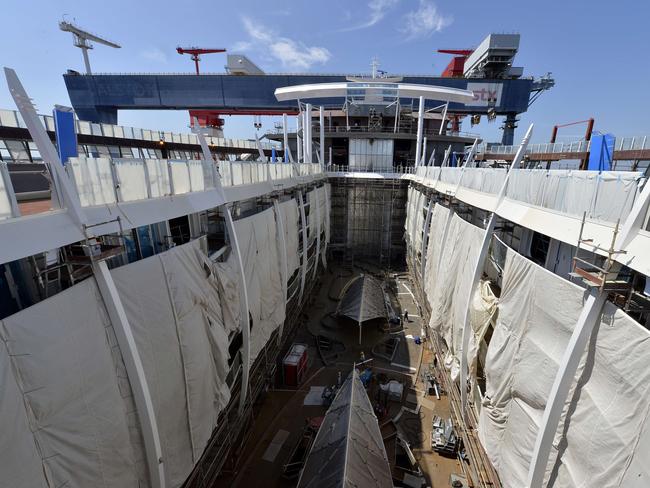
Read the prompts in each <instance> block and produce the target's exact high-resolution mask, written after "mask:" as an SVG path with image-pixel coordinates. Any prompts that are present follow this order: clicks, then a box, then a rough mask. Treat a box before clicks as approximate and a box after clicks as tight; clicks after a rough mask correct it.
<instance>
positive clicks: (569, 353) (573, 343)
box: [526, 288, 607, 488]
mask: <svg viewBox="0 0 650 488" xmlns="http://www.w3.org/2000/svg"><path fill="white" fill-rule="evenodd" d="M606 300H607V292H601V291H599V290H598V289H597V288H595V289H593V290H592V292H591V293H590V294H589V296H588V297H587V300H586V301H585V304H584V306H583V307H582V312H580V317H579V318H578V323H577V324H576V326H575V329H573V333H572V334H571V338H570V339H569V344H567V348H566V350H565V351H564V356H563V357H562V361H561V362H560V367H559V368H558V372H557V375H556V376H555V381H554V382H553V386H552V387H551V393H550V395H549V397H548V400H547V401H546V408H545V409H544V416H543V417H542V423H541V425H540V429H539V432H538V434H537V439H536V441H535V448H534V449H533V457H532V458H531V462H530V468H529V470H528V481H527V483H526V486H527V487H529V488H536V487H537V488H541V487H542V484H543V482H544V474H545V472H546V465H547V464H548V459H549V456H550V454H551V447H552V446H553V438H554V437H555V431H556V430H557V426H558V424H559V423H560V417H561V416H562V411H563V410H564V405H565V403H566V400H567V397H568V395H569V390H570V389H571V385H573V382H574V379H575V374H576V371H577V370H578V366H579V364H580V359H581V358H582V354H583V352H584V351H585V348H586V347H587V343H588V342H589V338H590V337H591V333H592V331H593V330H594V327H595V325H596V323H597V322H598V319H599V318H600V314H601V313H602V310H603V305H605V301H606Z"/></svg>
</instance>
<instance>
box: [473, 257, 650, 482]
mask: <svg viewBox="0 0 650 488" xmlns="http://www.w3.org/2000/svg"><path fill="white" fill-rule="evenodd" d="M583 293H584V290H582V289H581V288H579V287H577V286H576V285H573V284H571V283H569V282H568V281H565V280H563V279H561V278H560V277H558V276H556V275H554V274H552V273H550V272H549V271H547V270H545V269H543V268H541V267H539V266H537V265H536V264H534V263H532V262H531V261H529V260H527V259H526V258H524V257H523V256H521V255H519V254H518V253H516V252H514V251H512V250H511V249H508V253H507V258H506V264H505V268H504V276H503V288H502V294H501V297H500V302H499V316H498V321H497V326H496V327H495V330H494V333H493V335H492V338H491V341H490V345H489V348H488V352H487V356H486V366H485V372H486V380H487V385H486V394H485V397H484V400H483V408H482V409H481V414H480V421H479V437H480V439H481V442H482V443H483V445H484V446H485V449H486V452H487V453H488V456H489V457H490V459H491V460H492V463H493V464H494V466H495V468H496V469H497V471H498V472H499V475H500V477H501V480H502V482H503V484H504V486H505V487H521V486H525V481H526V476H527V472H528V468H529V465H530V460H531V456H532V450H533V447H534V443H535V439H536V436H537V433H538V430H539V426H540V423H541V419H542V415H543V412H544V408H545V406H546V401H547V398H548V395H549V392H550V389H551V386H552V384H553V381H554V378H555V376H556V373H557V370H558V365H559V362H560V360H561V358H562V355H563V353H564V351H565V348H566V346H567V344H568V341H569V338H570V335H571V333H572V330H573V328H574V326H575V324H576V322H577V319H578V316H579V314H580V311H581V309H582V302H583ZM575 385H577V386H574V388H575V391H574V392H572V394H571V395H570V397H569V398H570V402H569V405H567V407H565V412H564V414H563V418H562V421H561V422H560V426H559V428H558V432H557V434H556V438H555V441H554V443H553V450H552V452H551V460H550V463H549V466H548V468H547V480H548V481H549V486H559V487H565V486H579V487H592V486H598V487H610V486H611V487H620V486H625V487H628V486H632V487H639V488H640V487H645V486H648V483H649V482H650V466H649V464H648V462H647V452H648V451H647V447H648V446H649V445H650V429H649V428H648V412H649V410H650V334H649V333H648V331H647V330H645V329H643V328H642V327H641V326H640V325H639V324H637V323H635V322H634V321H633V320H632V319H631V318H629V317H628V316H627V315H626V314H625V313H623V312H622V311H620V310H618V309H616V308H615V307H614V306H613V305H611V304H608V305H606V306H605V311H604V314H603V318H602V320H601V321H600V324H599V325H597V326H596V329H595V335H594V336H593V337H592V340H591V343H590V345H589V347H588V351H587V352H585V355H584V356H583V360H582V363H581V367H580V368H579V372H578V374H577V380H576V383H575ZM644 448H645V450H644Z"/></svg>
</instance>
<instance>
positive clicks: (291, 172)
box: [0, 157, 323, 220]
mask: <svg viewBox="0 0 650 488" xmlns="http://www.w3.org/2000/svg"><path fill="white" fill-rule="evenodd" d="M46 166H47V164H46ZM66 172H67V174H68V176H69V177H70V179H71V180H72V182H73V187H74V188H75V189H76V193H77V194H78V197H79V201H80V204H81V206H82V207H92V206H97V205H110V204H115V203H125V202H134V201H140V200H146V199H150V198H160V197H166V196H172V195H183V194H187V193H193V192H201V191H206V190H210V189H214V188H216V187H217V186H218V184H219V182H221V185H222V186H223V187H231V186H238V185H250V184H255V183H265V182H274V181H280V180H291V179H300V178H304V177H309V176H314V175H319V174H323V170H322V168H321V166H320V165H318V164H288V163H266V162H247V161H223V162H220V163H219V164H218V165H217V164H214V163H210V162H205V161H202V160H166V159H111V158H87V157H79V158H72V159H71V160H70V161H69V162H68V163H67V164H66ZM50 181H51V182H52V183H51V186H52V188H51V192H52V200H53V201H54V202H57V201H58V200H59V199H58V198H57V195H59V192H58V188H57V185H56V178H50ZM53 206H54V207H56V206H57V205H56V204H54V205H53ZM19 216H20V210H19V206H18V205H17V204H16V199H15V193H14V189H13V186H12V184H11V180H10V179H9V178H8V173H7V171H6V165H5V163H2V162H0V220H3V219H8V218H12V217H19Z"/></svg>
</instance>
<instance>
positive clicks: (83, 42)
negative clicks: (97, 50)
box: [59, 20, 122, 75]
mask: <svg viewBox="0 0 650 488" xmlns="http://www.w3.org/2000/svg"><path fill="white" fill-rule="evenodd" d="M59 29H61V30H62V31H64V32H70V33H71V34H72V37H73V42H74V45H75V46H76V47H78V48H79V49H81V52H82V53H83V56H84V64H85V65H86V74H87V75H92V74H93V73H92V71H91V69H90V59H89V58H88V49H93V45H92V44H91V43H90V42H88V41H93V42H96V43H97V44H103V45H104V46H108V47H113V48H115V49H119V48H120V47H122V46H120V45H119V44H116V43H114V42H111V41H109V40H107V39H104V38H103V37H99V36H98V35H95V34H92V33H90V32H88V31H87V30H84V29H82V28H81V27H79V26H77V25H75V24H73V23H72V22H66V21H65V20H62V21H61V22H59Z"/></svg>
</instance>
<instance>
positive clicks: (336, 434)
mask: <svg viewBox="0 0 650 488" xmlns="http://www.w3.org/2000/svg"><path fill="white" fill-rule="evenodd" d="M361 486H363V487H368V488H373V487H380V488H392V486H393V480H392V477H391V474H390V466H389V464H388V457H387V456H386V449H385V448H384V441H383V439H382V436H381V431H380V430H379V424H378V423H377V417H375V414H374V412H373V410H372V405H371V403H370V399H369V398H368V395H367V394H366V390H365V389H364V387H363V385H362V384H361V380H360V379H359V374H358V373H357V370H356V369H353V370H352V373H351V374H350V376H349V377H348V379H347V380H346V381H345V383H343V386H342V387H341V389H340V390H339V392H338V394H337V395H336V398H334V401H333V402H332V405H331V406H330V408H329V410H328V411H327V414H325V419H324V420H323V423H322V425H321V427H320V430H319V431H318V434H317V435H316V439H315V440H314V444H313V445H312V448H311V451H310V452H309V456H308V457H307V462H306V463H305V467H304V469H303V471H302V473H301V475H300V480H299V481H298V488H325V487H327V488H339V487H340V488H343V487H345V488H348V487H349V488H352V487H361Z"/></svg>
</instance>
